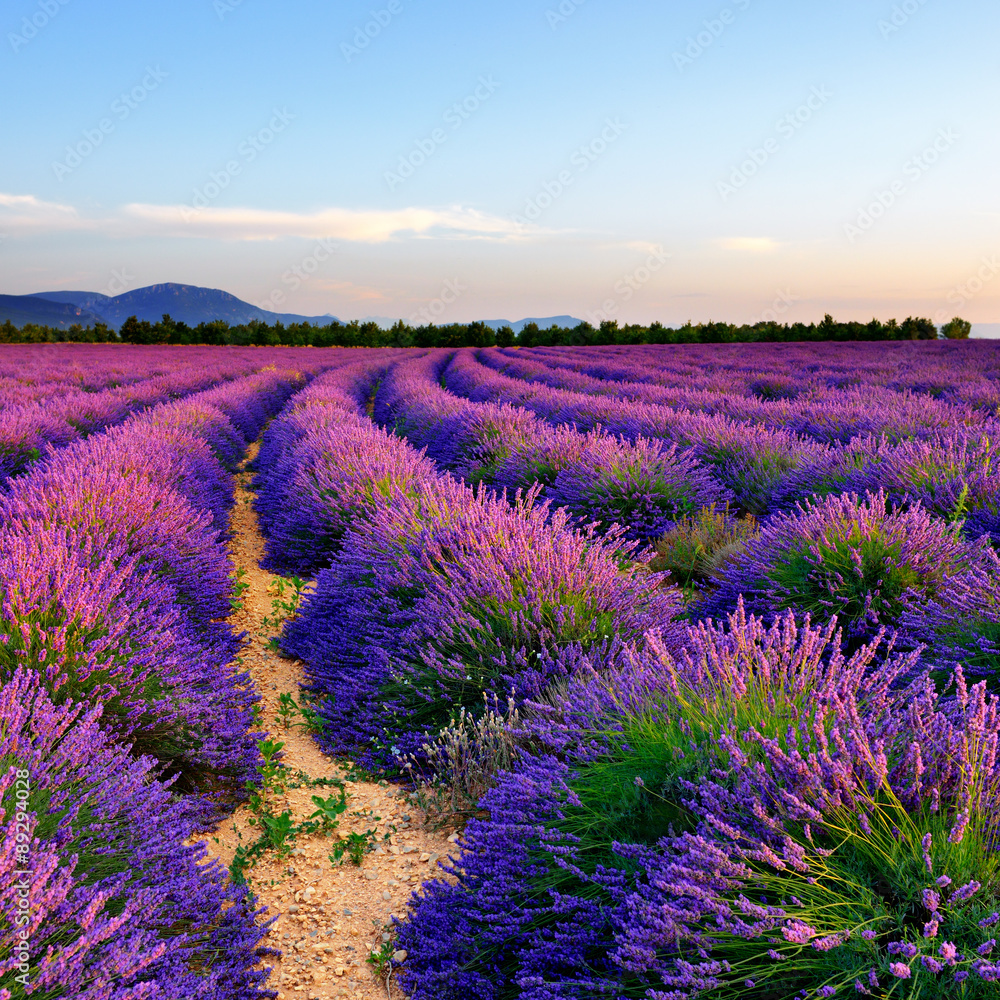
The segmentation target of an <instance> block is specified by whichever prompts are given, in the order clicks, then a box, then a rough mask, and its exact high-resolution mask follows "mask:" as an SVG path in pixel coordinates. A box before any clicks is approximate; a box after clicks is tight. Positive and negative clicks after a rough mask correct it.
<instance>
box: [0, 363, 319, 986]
mask: <svg viewBox="0 0 1000 1000" xmlns="http://www.w3.org/2000/svg"><path fill="white" fill-rule="evenodd" d="M258 357H259V356H258ZM216 360H217V364H216V366H215V368H214V369H213V370H212V371H211V372H210V373H209V374H211V375H214V377H212V378H209V379H208V381H209V382H210V383H211V382H216V381H219V377H220V374H222V373H225V374H227V375H229V376H230V377H231V376H232V374H233V372H232V368H231V367H230V364H229V362H228V360H227V359H223V358H217V359H216ZM261 360H263V359H261ZM332 360H333V359H332V358H331V357H326V358H324V359H321V358H319V357H317V356H313V357H311V358H310V359H309V361H310V364H311V366H312V371H313V372H314V371H315V369H316V368H319V367H326V366H328V365H329V364H330V363H331V361H332ZM304 381H305V377H304V375H303V374H302V372H301V370H292V369H287V368H285V369H276V368H274V366H270V367H269V369H268V370H265V371H261V372H257V373H254V374H249V375H245V376H244V377H242V378H235V379H231V380H230V381H227V382H226V383H225V384H223V385H221V386H218V387H216V388H213V389H209V390H207V391H205V392H201V393H198V394H195V395H192V396H189V397H188V398H186V399H184V400H181V401H178V402H174V403H165V404H161V405H157V406H154V407H152V408H151V409H149V410H147V411H145V412H144V413H142V414H139V415H136V416H133V417H131V418H129V419H128V420H126V421H125V422H124V423H123V424H122V425H121V426H119V427H115V428H112V429H110V430H108V431H107V432H105V433H102V434H94V435H92V436H91V437H89V438H88V439H87V440H86V441H82V442H77V443H74V444H70V445H69V446H67V447H64V448H62V449H61V450H57V451H54V452H52V453H51V454H50V456H49V457H48V458H47V459H46V460H45V461H43V462H40V463H38V464H37V465H36V466H35V467H34V468H33V469H32V470H31V471H29V472H27V473H26V474H24V475H23V476H21V477H19V478H17V479H15V480H12V481H11V484H10V488H9V491H8V492H7V494H6V495H4V496H3V497H0V596H2V608H0V674H2V677H3V681H4V684H3V691H2V695H0V759H2V760H3V763H4V768H3V772H4V773H3V775H2V776H0V795H2V810H3V815H4V819H5V824H4V835H3V842H2V847H0V998H3V1000H12V998H17V997H22V996H36V995H44V996H53V997H55V996H81V997H82V996H86V997H88V998H94V1000H137V998H140V997H163V998H168V997H169V998H176V1000H189V998H199V997H200V998H206V1000H208V998H219V1000H221V998H227V1000H228V998H231V1000H244V998H252V997H265V996H274V993H273V992H269V991H266V990H264V989H263V983H264V981H265V980H266V976H267V973H266V970H265V971H262V970H261V969H260V968H259V965H260V960H261V959H262V958H263V957H265V955H266V951H265V949H263V947H262V944H261V942H262V938H263V935H264V933H265V930H264V928H262V927H261V926H259V923H258V919H257V918H258V914H256V913H255V912H254V907H253V904H252V900H251V899H250V898H249V897H248V896H247V894H246V891H245V890H244V889H240V888H237V887H234V886H233V885H232V884H231V883H230V882H229V880H228V878H227V876H226V873H225V872H224V870H222V869H220V868H219V867H218V866H217V865H215V864H206V863H205V857H204V850H203V848H201V847H200V846H199V847H196V846H189V845H188V844H187V843H186V842H187V841H188V840H189V838H190V837H191V835H192V834H194V833H196V832H197V831H199V830H203V829H205V828H206V827H207V826H208V825H210V824H212V823H214V822H216V821H217V820H218V819H219V818H220V817H221V816H222V815H224V813H225V812H226V811H227V810H228V809H229V808H231V806H232V804H233V803H234V802H236V801H238V799H239V798H241V797H242V795H244V794H245V789H246V786H247V783H248V782H251V781H254V780H256V775H257V773H258V763H259V758H260V754H259V750H258V743H257V741H258V736H255V735H254V734H253V733H252V731H251V730H252V729H253V712H252V709H253V706H254V704H255V702H256V695H255V693H254V691H253V687H252V684H251V682H250V679H249V677H248V676H247V675H245V674H243V673H241V672H240V671H239V670H238V668H236V666H235V665H234V658H235V655H236V653H237V652H238V649H239V647H240V644H241V642H240V637H239V636H237V635H235V634H234V633H233V631H232V629H231V627H230V626H229V625H228V623H227V621H226V618H227V616H228V614H229V611H230V604H229V599H230V597H231V596H232V592H233V590H232V579H231V564H230V562H229V559H228V555H227V552H226V547H225V544H224V540H223V536H224V533H225V531H226V525H227V521H228V511H229V507H230V506H231V504H232V500H233V483H232V476H231V471H232V469H233V468H234V465H235V463H236V462H238V461H239V459H240V456H241V455H242V453H243V451H244V450H245V448H246V446H247V444H248V442H249V441H252V440H254V439H255V438H256V437H257V436H258V434H259V433H260V430H261V429H262V427H263V424H264V423H265V421H266V420H267V419H268V418H269V417H270V416H271V415H273V414H274V413H275V412H276V411H277V410H279V409H280V408H281V406H282V405H283V404H284V402H285V401H286V400H287V399H288V397H289V396H290V395H291V394H292V393H294V392H295V391H297V390H298V389H300V388H301V387H302V385H303V384H304Z"/></svg>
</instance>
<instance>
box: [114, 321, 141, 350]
mask: <svg viewBox="0 0 1000 1000" xmlns="http://www.w3.org/2000/svg"><path fill="white" fill-rule="evenodd" d="M140 333H141V331H140V329H139V317H138V316H129V318H128V319H127V320H125V322H124V323H122V328H121V330H119V331H118V336H120V337H121V339H122V341H123V343H126V344H140V343H142V341H140V340H139V336H140Z"/></svg>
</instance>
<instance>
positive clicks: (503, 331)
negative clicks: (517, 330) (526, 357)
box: [497, 326, 514, 347]
mask: <svg viewBox="0 0 1000 1000" xmlns="http://www.w3.org/2000/svg"><path fill="white" fill-rule="evenodd" d="M513 346H514V328H513V327H510V326H502V327H500V329H499V330H497V347H513Z"/></svg>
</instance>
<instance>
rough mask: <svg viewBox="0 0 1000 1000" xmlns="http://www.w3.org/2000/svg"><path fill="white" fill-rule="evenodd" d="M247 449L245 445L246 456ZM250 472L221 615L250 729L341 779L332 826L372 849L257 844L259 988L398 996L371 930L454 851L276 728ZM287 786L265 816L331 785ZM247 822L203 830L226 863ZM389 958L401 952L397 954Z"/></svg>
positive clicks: (284, 670) (411, 812) (294, 810)
mask: <svg viewBox="0 0 1000 1000" xmlns="http://www.w3.org/2000/svg"><path fill="white" fill-rule="evenodd" d="M255 454H256V446H254V447H253V448H252V449H251V451H250V453H249V455H248V461H249V460H250V459H252V458H253V456H254V455H255ZM250 478H251V476H250V474H249V473H247V472H240V473H239V475H238V476H237V492H236V506H235V508H234V510H233V517H232V527H233V540H232V542H231V552H232V556H233V560H234V562H235V564H236V566H237V569H241V570H243V571H244V575H243V576H242V577H241V580H242V582H243V583H244V584H247V585H248V586H247V589H246V590H245V591H244V592H243V594H242V605H243V606H242V608H241V609H239V610H237V611H236V612H235V614H234V615H233V618H232V621H233V624H234V626H235V627H236V628H237V629H239V630H241V631H246V632H247V635H248V639H247V645H246V648H245V650H244V652H243V662H244V665H245V667H246V668H247V669H248V670H249V672H250V674H251V675H252V676H253V679H254V682H255V683H256V685H257V688H258V690H259V691H260V693H261V696H262V699H263V719H262V722H261V726H262V728H265V729H267V730H268V731H269V732H270V733H271V735H272V737H275V738H277V739H280V740H281V741H283V742H284V744H285V747H284V751H283V752H284V757H283V763H284V765H285V767H286V768H287V769H288V770H289V771H290V772H292V773H293V774H295V773H298V772H300V771H301V772H304V773H305V774H306V775H308V776H309V777H310V778H312V779H324V778H326V779H336V778H339V779H342V780H343V782H344V785H345V787H346V789H347V793H348V796H349V798H348V806H347V811H346V812H345V813H343V814H342V815H341V817H340V821H339V827H338V831H339V834H343V835H346V834H349V833H351V832H352V831H353V832H357V833H364V832H365V831H366V830H369V829H372V830H375V831H376V838H377V842H378V844H379V845H380V846H378V847H376V848H375V849H374V851H372V852H371V853H368V854H367V855H366V856H365V857H364V860H363V864H362V866H361V867H357V866H355V865H353V864H352V863H351V862H350V861H349V860H348V859H347V857H346V856H345V857H344V860H343V863H341V864H333V863H331V861H330V857H329V856H330V854H331V852H332V851H333V849H334V847H335V846H336V845H337V843H338V840H339V839H340V838H339V834H338V832H337V831H335V832H334V833H332V834H325V835H323V834H318V833H317V834H313V835H311V836H308V837H305V836H302V835H300V836H298V837H297V838H296V840H295V842H294V845H293V848H294V849H293V850H292V853H291V854H290V855H287V856H286V857H284V858H281V857H279V856H278V855H277V853H276V852H275V851H273V850H271V851H268V852H267V853H266V854H265V855H264V856H263V858H262V859H261V860H260V862H259V863H258V864H257V866H256V867H255V868H253V869H252V870H251V871H250V872H249V874H248V880H249V882H250V884H251V886H252V888H253V890H254V892H255V893H256V894H257V897H258V899H259V901H260V904H261V905H264V906H267V908H268V910H269V912H270V913H271V914H280V916H279V917H278V919H277V921H276V922H275V924H274V926H273V927H272V929H271V933H270V935H269V938H268V940H267V943H268V944H270V945H272V946H274V947H276V948H279V949H281V951H282V952H283V953H284V955H283V957H282V958H281V959H280V960H276V961H274V962H273V963H272V964H273V969H274V971H273V973H272V975H271V979H270V983H269V985H270V987H271V988H272V989H275V990H277V991H278V995H279V997H280V998H296V1000H298V998H316V1000H326V998H332V997H352V998H359V1000H375V998H379V1000H385V998H386V997H387V996H388V997H390V998H391V1000H402V996H403V994H402V991H401V990H400V989H399V988H398V986H397V985H396V983H395V981H394V979H393V977H392V976H390V977H389V981H388V984H386V982H385V981H384V980H381V979H376V977H375V975H374V973H373V971H372V968H371V966H370V965H368V964H367V962H366V959H367V957H368V955H369V953H370V952H371V950H372V948H373V946H374V947H381V946H382V943H383V938H382V934H383V927H384V926H385V925H386V924H388V923H389V922H390V920H391V918H392V916H403V914H404V913H405V912H406V901H407V900H408V898H409V896H410V893H411V891H412V890H413V889H414V888H416V887H417V886H418V885H419V884H420V883H421V882H423V881H426V880H427V879H430V878H433V877H434V876H435V875H436V874H438V869H437V859H438V858H439V857H442V858H443V857H445V856H446V855H447V853H448V852H449V851H452V852H453V853H454V848H453V847H452V844H451V843H449V842H448V840H447V839H446V833H441V834H437V835H436V834H432V833H429V832H427V831H426V830H424V829H423V827H422V820H423V816H422V815H421V814H420V813H419V810H418V809H417V808H416V807H415V806H413V805H412V804H411V803H410V802H408V801H407V799H406V798H405V793H404V792H403V790H402V789H400V788H398V787H396V786H392V785H389V784H388V783H386V782H380V783H378V784H374V783H371V782H367V781H361V780H357V781H351V780H348V779H347V775H348V773H350V762H347V761H335V760H333V759H331V758H330V757H327V756H325V755H324V754H323V753H322V752H321V751H320V749H319V747H318V746H317V745H316V743H315V741H314V740H313V738H312V736H310V735H309V734H308V733H307V732H305V731H304V729H302V728H296V727H295V726H294V725H293V726H292V727H291V728H288V729H285V728H284V727H283V725H282V723H281V721H280V719H279V715H278V709H279V697H280V695H281V694H282V693H289V694H291V695H292V697H293V698H294V699H295V701H296V702H298V703H300V704H301V698H300V695H299V685H300V682H301V680H302V664H301V663H300V662H299V661H290V660H285V659H282V658H281V657H279V656H277V655H276V654H275V653H274V652H272V651H271V650H270V649H269V648H268V639H269V638H270V636H272V635H274V634H276V633H277V631H278V630H277V628H275V627H273V626H270V625H269V626H268V627H265V626H264V619H265V618H268V619H269V622H273V621H274V618H275V615H274V610H273V602H274V601H275V598H276V597H277V595H278V581H279V578H278V577H276V576H274V575H273V574H271V573H267V572H265V571H264V570H262V569H261V568H260V565H259V561H260V558H261V556H262V555H263V551H264V540H263V538H262V537H261V534H260V530H259V528H258V525H257V515H256V514H255V513H254V511H253V508H252V507H251V506H250V501H251V499H252V496H253V494H252V493H251V492H250V491H249V489H248V485H249V482H250ZM294 785H295V782H294V781H293V782H292V785H291V786H290V787H289V788H288V790H287V792H286V793H285V794H284V795H278V796H277V797H276V798H275V799H273V801H272V802H271V812H273V813H275V814H280V813H281V812H282V811H283V810H286V809H287V810H289V811H290V812H291V814H292V818H293V820H294V822H295V823H301V822H302V821H303V820H306V819H307V818H308V817H309V816H310V815H311V814H312V813H313V812H314V811H315V810H316V806H315V805H314V803H313V802H312V796H313V795H320V796H322V797H324V798H326V797H328V796H331V795H333V794H334V793H336V788H334V787H312V788H310V787H301V786H300V787H297V788H296V787H294ZM376 817H378V818H377V819H376ZM252 818H253V814H252V813H251V811H250V810H249V809H248V808H247V807H245V806H244V807H242V808H240V809H239V810H238V811H237V812H236V813H235V814H234V816H233V817H231V818H230V819H229V820H227V821H226V822H225V823H224V824H222V825H221V826H220V827H219V828H218V830H216V831H215V833H214V835H211V836H209V837H207V838H205V842H206V844H207V846H208V849H209V852H210V853H211V854H212V856H213V857H217V858H219V859H220V860H221V861H222V862H223V864H225V865H227V866H228V865H229V864H230V863H231V862H232V860H233V857H234V854H235V851H236V849H237V847H239V846H240V845H243V846H244V847H246V846H248V845H249V844H251V843H253V842H254V841H255V840H256V839H257V838H258V836H259V833H260V828H259V826H254V825H251V824H250V822H249V820H251V819H252ZM393 828H395V829H393ZM386 833H389V834H390V839H388V840H384V839H383V837H384V835H385V834H386ZM397 959H400V960H405V959H403V957H402V955H397Z"/></svg>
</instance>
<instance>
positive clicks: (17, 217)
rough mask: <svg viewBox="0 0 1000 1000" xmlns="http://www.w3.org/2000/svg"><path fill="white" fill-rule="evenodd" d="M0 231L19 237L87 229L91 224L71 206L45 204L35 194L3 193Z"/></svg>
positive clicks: (0, 200) (0, 196)
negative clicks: (19, 235) (25, 234)
mask: <svg viewBox="0 0 1000 1000" xmlns="http://www.w3.org/2000/svg"><path fill="white" fill-rule="evenodd" d="M0 228H2V229H3V230H4V231H5V232H7V233H10V234H12V235H15V236H16V235H18V234H21V233H30V232H51V231H64V230H68V229H86V228H88V225H87V223H86V222H85V221H84V220H83V219H81V218H80V216H79V213H78V212H77V211H76V209H75V208H72V207H71V206H69V205H60V204H57V203H56V202H53V201H42V200H41V199H40V198H36V197H35V196H34V195H33V194H5V193H3V192H2V191H0Z"/></svg>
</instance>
